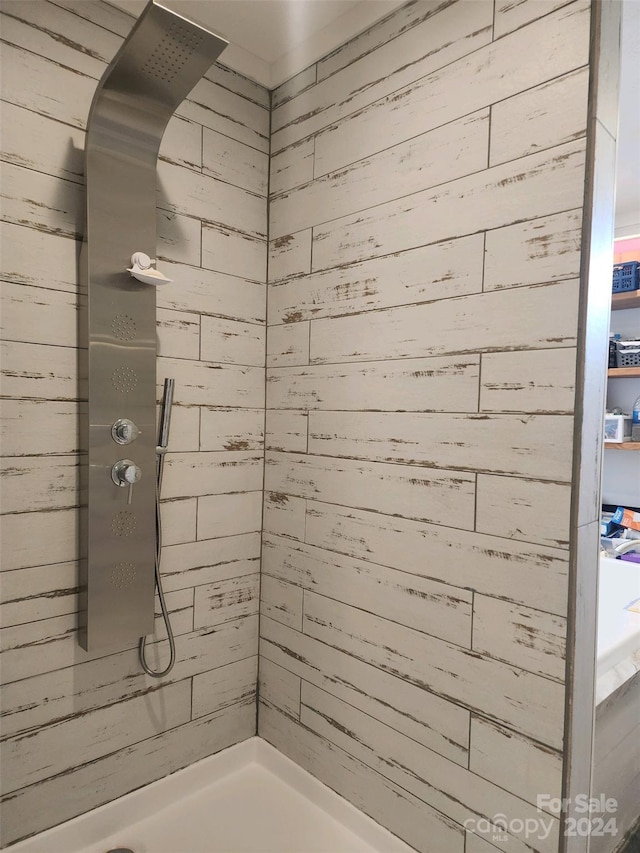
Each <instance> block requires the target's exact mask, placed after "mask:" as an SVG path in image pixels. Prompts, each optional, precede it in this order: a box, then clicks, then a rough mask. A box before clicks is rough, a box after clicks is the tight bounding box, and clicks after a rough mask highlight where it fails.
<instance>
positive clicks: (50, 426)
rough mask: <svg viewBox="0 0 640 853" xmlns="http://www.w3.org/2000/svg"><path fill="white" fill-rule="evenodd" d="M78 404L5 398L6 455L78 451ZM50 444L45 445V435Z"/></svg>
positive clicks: (2, 436) (2, 431)
mask: <svg viewBox="0 0 640 853" xmlns="http://www.w3.org/2000/svg"><path fill="white" fill-rule="evenodd" d="M79 408H80V406H79V404H78V403H62V402H61V403H57V402H52V401H49V400H3V401H2V416H1V417H0V440H1V446H2V453H3V455H4V456H7V457H8V456H38V455H40V454H41V453H42V451H43V450H46V452H47V455H56V454H63V453H78V452H79V451H80V436H79V430H78V417H79ZM43 435H46V436H47V446H46V448H43V446H42V436H43Z"/></svg>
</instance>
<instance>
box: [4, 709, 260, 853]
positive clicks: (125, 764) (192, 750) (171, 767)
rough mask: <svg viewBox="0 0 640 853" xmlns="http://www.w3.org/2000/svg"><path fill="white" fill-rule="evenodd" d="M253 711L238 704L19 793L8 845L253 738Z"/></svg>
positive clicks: (9, 820) (8, 822)
mask: <svg viewBox="0 0 640 853" xmlns="http://www.w3.org/2000/svg"><path fill="white" fill-rule="evenodd" d="M254 731H255V705H254V703H253V702H247V703H246V704H242V703H239V704H237V705H232V706H231V707H230V708H226V709H223V710H222V711H220V712H217V713H213V714H210V715H209V716H207V717H203V718H202V719H198V720H195V721H193V722H190V723H189V722H186V723H185V724H184V725H182V726H179V727H177V728H175V729H171V730H170V731H167V732H164V733H162V734H159V735H156V736H154V737H151V738H147V739H146V740H142V741H140V742H139V743H136V744H133V745H131V746H129V747H127V748H125V749H122V750H119V751H117V752H114V753H112V754H110V755H107V756H106V757H104V758H100V759H98V760H96V761H95V762H92V763H90V764H88V765H84V766H82V767H79V768H77V769H76V770H75V771H74V772H73V773H72V774H63V775H62V776H55V777H53V778H52V779H49V780H46V781H44V782H42V783H40V784H37V785H33V786H30V787H28V788H25V789H23V790H22V791H20V792H19V793H18V794H17V796H16V797H15V798H14V800H13V807H12V808H11V810H7V812H6V814H5V815H4V816H3V837H4V841H5V842H6V843H10V842H11V841H15V840H17V839H20V838H23V837H24V836H25V835H29V834H32V833H35V832H39V831H40V830H43V829H47V828H48V827H50V826H52V825H54V824H57V823H59V822H60V821H63V820H66V819H68V818H72V817H75V816H76V815H78V814H81V813H83V812H86V811H89V810H90V809H92V808H94V807H95V806H99V805H101V804H103V803H105V802H109V801H110V800H112V799H115V798H116V797H119V796H122V794H125V793H127V792H128V791H133V790H136V789H138V788H141V787H142V786H143V785H146V784H148V783H149V782H153V781H155V780H156V779H161V778H163V777H164V776H166V775H167V773H172V772H175V771H176V770H179V769H180V768H182V767H186V766H188V765H189V764H192V763H193V762H195V761H198V760H200V759H201V758H205V757H206V756H208V755H211V754H213V753H215V752H217V751H218V750H221V749H224V748H225V747H227V746H231V745H232V744H234V743H237V742H238V741H241V740H244V739H245V738H247V737H251V736H252V735H253V733H254Z"/></svg>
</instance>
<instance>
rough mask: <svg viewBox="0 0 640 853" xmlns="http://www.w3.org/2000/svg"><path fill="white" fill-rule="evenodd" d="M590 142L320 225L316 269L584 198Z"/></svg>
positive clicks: (573, 203)
mask: <svg viewBox="0 0 640 853" xmlns="http://www.w3.org/2000/svg"><path fill="white" fill-rule="evenodd" d="M584 158H585V142H584V140H578V141H577V142H570V143H567V144H566V145H562V146H558V147H557V148H553V149H551V150H549V151H542V152H540V153H537V154H530V155H529V156H528V157H523V158H521V159H520V160H514V161H511V162H510V163H505V164H503V165H500V166H493V167H492V168H491V169H487V170H485V171H482V172H478V173H477V174H475V175H469V176H468V177H464V178H458V180H456V181H452V182H451V183H450V184H446V185H445V186H444V187H436V188H435V189H428V190H422V191H421V192H418V193H415V194H414V195H412V196H411V197H410V198H408V199H398V200H396V201H390V202H386V203H385V204H381V205H379V206H378V207H375V208H373V209H372V210H371V211H368V212H366V213H361V214H352V215H350V216H345V217H342V218H341V219H336V220H333V221H332V222H330V223H328V224H327V225H322V226H318V227H317V228H315V229H314V240H313V269H314V270H321V269H326V268H327V267H331V266H336V265H337V264H339V263H345V262H349V261H361V260H365V259H366V258H370V257H376V256H378V255H386V254H389V253H391V252H398V251H402V250H405V249H412V248H415V247H416V246H422V245H425V243H436V242H438V241H439V240H449V239H451V238H452V237H458V236H461V235H464V234H473V233H476V232H478V231H483V230H485V229H489V228H499V227H501V226H503V225H512V224H513V223H514V222H516V221H518V220H520V219H522V211H523V210H526V211H527V215H528V216H529V217H538V216H546V215H548V214H551V213H557V212H559V211H563V210H571V209H574V208H576V207H579V206H580V205H581V204H582V200H583V194H582V187H581V184H582V179H583V177H584V162H585V160H584Z"/></svg>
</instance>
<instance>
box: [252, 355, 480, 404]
mask: <svg viewBox="0 0 640 853" xmlns="http://www.w3.org/2000/svg"><path fill="white" fill-rule="evenodd" d="M479 362H480V359H479V356H477V355H471V356H458V357H457V358H455V357H454V358H420V359H418V358H415V359H402V360H398V361H386V362H369V363H363V364H339V365H324V364H313V365H309V366H307V367H277V368H270V369H269V371H268V372H267V406H268V407H269V408H273V409H308V410H311V409H328V410H331V411H336V410H339V411H367V410H375V411H403V412H405V411H406V412H411V411H413V412H416V411H418V412H419V411H423V412H424V411H443V412H475V411H476V410H477V406H478V382H479Z"/></svg>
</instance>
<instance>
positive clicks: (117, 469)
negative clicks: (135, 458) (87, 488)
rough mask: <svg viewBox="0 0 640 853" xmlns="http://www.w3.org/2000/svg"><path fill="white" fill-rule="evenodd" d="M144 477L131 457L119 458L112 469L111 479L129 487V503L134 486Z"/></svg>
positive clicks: (117, 484) (123, 486)
mask: <svg viewBox="0 0 640 853" xmlns="http://www.w3.org/2000/svg"><path fill="white" fill-rule="evenodd" d="M141 477H142V470H141V469H140V468H139V467H138V466H137V465H136V463H135V462H132V461H131V459H119V460H118V461H117V462H116V463H115V465H114V466H113V467H112V469H111V479H112V480H113V482H114V483H115V484H116V486H120V487H121V488H125V487H126V486H128V487H129V494H128V496H127V503H128V504H130V503H131V498H132V497H133V487H134V486H135V484H136V483H137V482H139V480H140V478H141Z"/></svg>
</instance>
